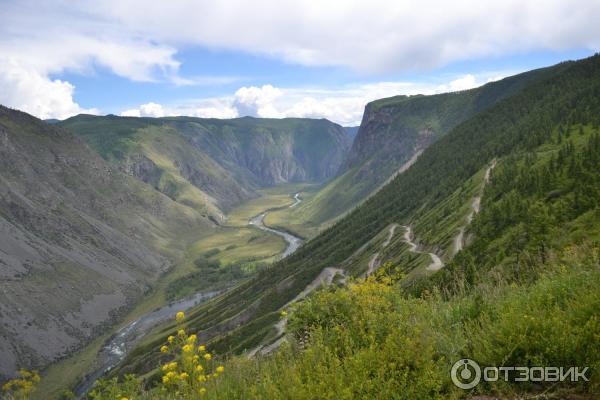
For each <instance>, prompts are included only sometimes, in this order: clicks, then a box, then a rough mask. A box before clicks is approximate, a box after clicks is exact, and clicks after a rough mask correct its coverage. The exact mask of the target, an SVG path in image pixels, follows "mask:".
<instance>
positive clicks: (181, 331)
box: [177, 329, 185, 337]
mask: <svg viewBox="0 0 600 400" xmlns="http://www.w3.org/2000/svg"><path fill="white" fill-rule="evenodd" d="M177 335H178V336H179V337H184V336H185V330H184V329H180V330H178V331H177Z"/></svg>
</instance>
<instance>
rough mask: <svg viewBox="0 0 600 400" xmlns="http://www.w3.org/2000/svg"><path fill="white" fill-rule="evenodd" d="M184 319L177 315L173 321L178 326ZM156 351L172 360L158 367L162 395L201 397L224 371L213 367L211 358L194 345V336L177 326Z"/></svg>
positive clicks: (201, 348) (221, 368) (222, 368)
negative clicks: (160, 373) (173, 394)
mask: <svg viewBox="0 0 600 400" xmlns="http://www.w3.org/2000/svg"><path fill="white" fill-rule="evenodd" d="M184 319H185V314H184V313H183V312H178V313H177V315H176V321H177V322H178V323H179V324H181V323H182V322H183V321H184ZM160 351H161V353H164V354H167V355H170V356H172V357H171V358H172V361H169V362H167V363H165V364H163V365H161V367H160V369H161V371H162V387H161V390H162V391H163V392H169V393H179V394H182V395H195V394H200V395H202V394H204V393H205V392H206V390H207V385H208V384H209V383H210V382H211V380H214V379H216V378H218V377H219V375H220V374H221V373H223V372H224V371H225V368H224V367H223V366H221V365H219V366H215V365H214V361H213V360H212V358H213V357H212V355H211V354H210V353H209V352H208V351H206V347H205V346H204V345H202V344H199V343H198V337H197V336H196V335H195V334H190V335H188V334H187V332H186V331H185V329H183V327H181V325H180V327H179V329H178V331H177V334H176V335H173V336H169V337H168V338H167V342H166V343H165V344H164V345H163V346H161V348H160Z"/></svg>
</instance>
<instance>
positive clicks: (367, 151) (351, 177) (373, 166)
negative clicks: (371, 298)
mask: <svg viewBox="0 0 600 400" xmlns="http://www.w3.org/2000/svg"><path fill="white" fill-rule="evenodd" d="M569 65H570V63H562V64H559V65H556V66H553V67H549V68H542V69H538V70H534V71H529V72H525V73H522V74H518V75H515V76H511V77H508V78H505V79H502V80H500V81H497V82H491V83H488V84H486V85H484V86H481V87H479V88H475V89H471V90H465V91H460V92H454V93H444V94H438V95H433V96H423V95H417V96H395V97H390V98H386V99H380V100H376V101H373V102H371V103H369V104H367V106H366V107H365V113H364V116H363V120H362V123H361V126H360V130H359V132H358V134H357V136H356V138H355V140H354V142H353V144H352V148H351V150H350V152H349V154H348V157H347V158H346V160H345V161H344V163H343V165H342V166H341V168H340V171H339V173H338V176H337V177H336V179H335V180H332V181H331V182H329V183H328V184H327V185H326V186H324V187H323V189H321V190H320V191H319V193H317V195H315V196H313V197H312V198H311V199H310V200H309V201H307V202H305V203H304V204H301V205H300V207H299V208H298V210H294V212H295V213H297V214H298V216H294V217H292V218H295V219H298V218H300V219H301V220H302V221H303V222H304V223H305V224H306V225H309V226H319V225H321V224H323V223H324V222H326V221H330V220H332V219H334V218H335V217H338V216H339V215H341V214H343V213H344V212H346V211H348V210H350V209H351V208H352V207H354V206H356V205H357V204H359V203H360V202H361V201H362V200H364V199H365V198H366V197H368V196H369V195H371V194H372V193H373V192H374V191H375V190H376V189H377V188H379V187H380V186H381V185H382V184H383V183H384V182H385V181H386V180H387V179H388V178H389V177H391V176H392V175H393V174H394V172H395V171H397V170H398V169H399V168H400V167H401V166H402V165H403V164H404V163H406V162H407V161H408V160H409V159H410V158H411V157H412V156H413V155H414V154H415V153H417V152H418V151H421V150H423V149H425V148H426V147H427V146H429V145H430V144H431V143H433V142H434V141H435V140H437V139H438V138H440V137H442V136H443V135H445V134H446V133H448V132H449V131H451V130H452V129H453V128H454V127H456V126H457V125H458V124H460V123H461V122H463V121H465V120H467V119H469V118H471V117H472V116H473V115H475V114H477V113H479V112H481V111H483V110H486V109H488V108H489V107H491V106H493V105H494V104H496V103H498V102H499V101H501V100H503V99H505V98H508V97H511V96H513V95H515V94H517V93H519V92H520V91H521V90H522V89H523V88H525V87H527V86H529V85H531V84H533V83H535V82H539V81H541V80H543V79H547V78H549V77H551V76H554V75H556V74H559V73H560V72H561V71H564V70H565V69H566V68H568V67H569Z"/></svg>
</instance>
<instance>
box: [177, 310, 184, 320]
mask: <svg viewBox="0 0 600 400" xmlns="http://www.w3.org/2000/svg"><path fill="white" fill-rule="evenodd" d="M184 319H185V313H184V312H183V311H179V312H178V313H177V314H175V320H176V321H177V322H181V321H183V320H184Z"/></svg>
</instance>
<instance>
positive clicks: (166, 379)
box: [162, 375, 169, 383]
mask: <svg viewBox="0 0 600 400" xmlns="http://www.w3.org/2000/svg"><path fill="white" fill-rule="evenodd" d="M162 382H163V383H169V376H168V375H165V376H163V377H162Z"/></svg>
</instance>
